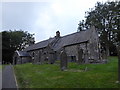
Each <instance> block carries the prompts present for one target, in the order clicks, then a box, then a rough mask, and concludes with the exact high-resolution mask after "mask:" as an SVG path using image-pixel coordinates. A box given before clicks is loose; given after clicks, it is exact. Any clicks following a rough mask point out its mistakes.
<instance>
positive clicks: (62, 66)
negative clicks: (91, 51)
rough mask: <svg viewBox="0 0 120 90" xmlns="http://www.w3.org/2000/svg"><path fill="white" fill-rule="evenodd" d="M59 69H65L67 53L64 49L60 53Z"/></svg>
mask: <svg viewBox="0 0 120 90" xmlns="http://www.w3.org/2000/svg"><path fill="white" fill-rule="evenodd" d="M60 69H61V70H62V71H64V70H65V69H67V54H66V52H65V50H63V51H61V54H60Z"/></svg>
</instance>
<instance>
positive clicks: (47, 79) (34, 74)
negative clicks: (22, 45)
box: [14, 57, 120, 88]
mask: <svg viewBox="0 0 120 90" xmlns="http://www.w3.org/2000/svg"><path fill="white" fill-rule="evenodd" d="M117 62H118V61H117V57H109V61H108V63H107V64H82V65H77V64H76V63H69V64H68V69H67V70H65V71H61V70H60V66H59V65H58V64H43V65H35V64H31V63H28V64H22V65H15V66H14V68H15V74H16V77H17V81H18V85H19V88H118V87H119V86H120V84H118V83H115V82H116V81H117V78H118V72H117V71H118V68H117V67H118V65H117ZM85 70H86V71H85Z"/></svg>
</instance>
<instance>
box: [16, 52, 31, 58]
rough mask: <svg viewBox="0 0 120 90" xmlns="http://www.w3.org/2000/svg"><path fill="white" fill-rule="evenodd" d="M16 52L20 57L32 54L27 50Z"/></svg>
mask: <svg viewBox="0 0 120 90" xmlns="http://www.w3.org/2000/svg"><path fill="white" fill-rule="evenodd" d="M16 53H17V54H18V56H20V57H29V56H30V55H29V54H28V53H27V52H25V51H16Z"/></svg>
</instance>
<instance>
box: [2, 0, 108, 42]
mask: <svg viewBox="0 0 120 90" xmlns="http://www.w3.org/2000/svg"><path fill="white" fill-rule="evenodd" d="M97 1H103V0H52V1H47V2H2V14H1V15H2V24H0V25H2V28H1V30H9V29H11V30H14V29H17V30H19V29H22V30H25V31H28V32H30V33H34V34H35V40H36V42H38V41H42V40H45V39H48V38H49V37H54V36H55V32H56V31H57V30H59V31H60V32H61V35H62V36H63V35H67V34H70V33H73V32H76V31H77V27H78V23H79V21H80V20H82V19H84V16H85V11H88V10H89V8H93V7H94V6H95V3H96V2H97ZM105 1H107V0H104V2H105ZM0 8H1V4H0ZM0 12H1V9H0ZM0 17H1V16H0ZM0 19H1V18H0ZM0 27H1V26H0Z"/></svg>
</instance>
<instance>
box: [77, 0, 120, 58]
mask: <svg viewBox="0 0 120 90" xmlns="http://www.w3.org/2000/svg"><path fill="white" fill-rule="evenodd" d="M119 6H120V1H115V2H113V1H112V2H106V3H104V4H103V3H100V2H97V3H96V5H95V7H94V8H93V9H90V11H87V12H86V16H85V18H86V20H85V21H83V20H82V21H80V23H79V24H78V25H79V26H78V31H81V30H83V29H87V28H90V26H95V28H97V30H98V33H99V36H100V42H101V45H102V46H103V47H105V49H106V51H107V54H108V56H109V50H111V47H112V48H114V49H116V48H115V45H114V44H113V43H114V37H115V35H116V34H118V32H119V30H120V26H119V20H120V13H119V12H120V9H119ZM119 38H120V37H119ZM114 49H113V50H111V51H114ZM111 51H110V53H111Z"/></svg>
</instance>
